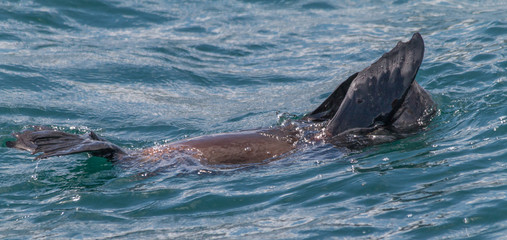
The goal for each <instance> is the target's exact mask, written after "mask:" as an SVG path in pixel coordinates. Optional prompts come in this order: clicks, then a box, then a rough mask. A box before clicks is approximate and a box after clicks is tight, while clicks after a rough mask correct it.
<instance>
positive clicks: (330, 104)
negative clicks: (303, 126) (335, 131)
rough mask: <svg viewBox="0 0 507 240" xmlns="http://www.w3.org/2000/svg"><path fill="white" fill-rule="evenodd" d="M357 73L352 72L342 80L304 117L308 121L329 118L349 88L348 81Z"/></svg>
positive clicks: (338, 106) (336, 109)
mask: <svg viewBox="0 0 507 240" xmlns="http://www.w3.org/2000/svg"><path fill="white" fill-rule="evenodd" d="M357 74H359V73H354V74H352V76H350V77H349V78H347V80H345V81H344V82H342V83H341V84H340V85H338V87H337V88H336V89H335V90H334V91H333V93H331V95H329V97H327V99H326V100H324V102H323V103H322V104H320V106H319V107H317V108H316V109H315V110H313V112H311V113H310V114H308V115H307V116H306V119H308V120H310V121H315V122H320V121H326V120H329V119H331V118H332V117H333V116H334V115H335V113H336V111H338V108H340V105H341V104H342V101H343V99H344V98H345V94H347V90H349V87H350V83H352V80H354V79H355V78H356V77H357Z"/></svg>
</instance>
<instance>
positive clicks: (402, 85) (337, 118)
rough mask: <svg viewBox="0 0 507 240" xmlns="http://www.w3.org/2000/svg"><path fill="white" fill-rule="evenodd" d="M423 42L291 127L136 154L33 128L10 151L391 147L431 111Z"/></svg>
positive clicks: (353, 79) (399, 49)
mask: <svg viewBox="0 0 507 240" xmlns="http://www.w3.org/2000/svg"><path fill="white" fill-rule="evenodd" d="M423 56H424V42H423V39H422V37H421V35H420V34H419V33H415V34H414V35H413V36H412V39H411V40H410V41H407V42H399V43H398V44H397V45H396V47H394V48H393V49H392V50H391V51H389V52H387V53H385V54H384V55H383V56H382V57H381V58H380V59H378V60H377V61H375V62H374V63H373V64H372V65H371V66H369V67H367V68H365V69H363V70H362V71H360V72H358V73H355V74H353V75H352V76H350V77H349V78H348V79H347V80H345V81H343V82H342V83H341V84H340V85H339V86H338V87H337V88H336V90H335V91H334V92H333V93H331V95H330V96H329V97H328V98H327V99H326V100H325V101H324V102H323V103H322V104H321V105H320V106H318V107H317V108H316V109H315V110H314V111H312V112H311V113H310V114H308V115H306V116H305V117H303V118H302V119H300V120H296V121H295V122H296V123H297V124H295V125H294V124H292V125H291V124H289V125H282V126H277V127H273V128H269V129H258V130H249V131H240V132H235V133H223V134H214V135H208V136H201V137H196V138H190V139H186V140H181V141H177V142H173V143H169V144H166V145H160V146H154V147H151V148H147V149H143V150H131V151H128V150H124V149H122V148H120V147H118V146H116V145H114V144H112V143H110V142H108V141H106V140H105V139H102V138H100V137H99V136H97V135H96V134H95V133H93V132H90V133H88V134H84V135H75V134H70V133H64V132H60V131H54V130H51V129H47V128H41V127H36V128H34V129H31V130H27V131H24V132H21V133H15V134H14V136H15V137H16V141H8V142H7V143H6V145H7V146H8V147H11V148H18V149H22V150H28V151H30V152H32V154H35V153H42V154H40V155H38V156H37V158H46V157H51V156H60V155H67V154H74V153H80V152H89V153H91V154H92V155H94V156H99V157H105V158H108V159H111V161H114V162H118V161H138V162H154V161H155V162H156V161H161V160H164V159H174V158H177V159H180V158H181V159H186V158H192V159H195V160H197V161H199V162H201V163H202V164H211V165H215V164H218V165H224V164H245V163H259V162H263V161H266V160H272V159H276V158H278V157H281V156H284V155H286V154H290V153H291V152H293V151H295V150H297V149H298V146H299V145H300V144H301V143H302V142H305V141H308V139H311V140H310V141H323V142H326V143H331V144H334V145H336V146H341V147H349V148H357V147H363V146H367V145H372V144H379V143H383V142H388V141H393V140H395V139H398V138H402V137H405V136H406V135H407V134H412V133H414V132H417V131H419V130H420V129H421V128H423V127H425V126H426V125H427V124H428V123H429V122H430V120H431V117H432V116H433V115H434V113H435V112H436V106H435V103H434V102H433V100H432V99H431V96H430V95H429V94H428V93H427V92H426V91H425V90H424V89H423V88H422V87H421V86H420V85H419V84H418V83H417V82H416V81H415V77H416V75H417V71H418V70H419V67H420V65H421V63H422V60H423Z"/></svg>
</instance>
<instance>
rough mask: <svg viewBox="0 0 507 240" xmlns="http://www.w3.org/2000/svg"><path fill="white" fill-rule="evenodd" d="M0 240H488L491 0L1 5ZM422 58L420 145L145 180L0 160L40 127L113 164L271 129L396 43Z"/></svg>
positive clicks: (497, 209) (502, 175)
mask: <svg viewBox="0 0 507 240" xmlns="http://www.w3.org/2000/svg"><path fill="white" fill-rule="evenodd" d="M0 22H1V24H0V86H1V87H0V155H1V157H0V237H2V238H7V239H26V238H48V239H54V238H90V239H102V238H119V239H132V238H140V237H143V238H148V239H152V238H163V239H172V238H181V239H214V238H232V239H245V238H247V239H276V238H281V239H304V238H310V239H329V238H337V239H343V238H360V239H464V238H472V239H502V238H505V235H507V230H506V229H507V171H506V170H505V168H506V165H507V162H506V159H507V150H506V146H507V135H506V133H507V100H506V99H507V96H506V91H507V85H506V80H507V71H506V69H507V50H506V46H507V3H506V2H505V1H493V0H490V1H472V0H466V1H437V0H434V1H423V0H418V1H400V0H394V1H367V0H361V1H260V0H259V1H253V0H252V1H247V0H245V1H229V0H225V1H142V0H141V1H133V0H126V1H99V0H88V1H83V0H79V1H60V0H44V1H42V0H33V1H15V0H12V1H2V2H0ZM417 31H418V32H420V33H421V34H422V35H423V38H424V40H425V43H426V52H425V59H424V62H423V64H422V66H421V69H420V71H419V73H418V76H417V81H418V82H419V83H420V84H421V86H423V87H424V88H425V89H427V90H428V91H429V92H430V93H431V95H432V96H433V98H434V100H435V101H436V102H437V104H438V108H439V113H438V115H437V116H436V117H435V118H434V119H433V121H432V123H431V124H430V126H429V127H428V128H427V129H426V130H425V131H423V132H421V133H420V134H417V135H415V136H412V137H409V138H406V139H402V140H398V141H396V142H392V143H388V144H383V145H377V146H373V147H369V148H366V149H362V150H359V151H352V152H349V151H343V149H336V148H334V147H332V146H329V145H317V146H313V147H310V146H309V147H307V148H305V149H302V150H301V151H299V152H298V153H296V154H293V155H291V156H288V157H286V158H284V159H281V160H279V161H276V162H272V163H270V164H265V165H261V166H244V167H238V168H233V169H214V168H207V169H200V168H198V169H196V168H195V167H193V166H181V167H177V168H174V169H172V170H171V171H170V172H166V173H164V174H159V175H155V176H145V175H143V174H144V172H142V171H139V170H138V169H131V168H124V167H121V166H117V165H113V164H111V163H109V162H107V161H106V160H105V159H102V158H90V157H89V156H88V155H86V154H78V155H72V156H64V157H56V158H50V159H45V160H40V161H36V160H34V157H33V156H31V155H30V154H29V153H26V152H22V151H18V150H14V149H9V148H7V147H5V142H6V141H7V140H12V137H11V136H10V134H11V133H13V132H16V131H20V130H23V129H25V128H28V127H29V126H31V125H45V126H51V127H54V128H58V129H60V130H63V131H66V132H72V133H84V132H87V131H90V130H93V131H95V132H97V133H98V134H99V135H101V136H102V137H104V138H106V139H108V140H110V141H112V142H114V143H116V144H118V145H120V146H122V147H124V148H131V149H137V148H143V147H148V146H153V145H156V144H163V143H166V142H171V141H174V140H179V139H184V138H187V137H194V136H200V135H205V134H210V133H219V132H230V131H237V130H242V129H252V128H258V127H269V126H274V125H276V124H278V123H279V121H280V119H279V117H280V116H283V115H282V113H289V114H296V115H299V116H301V115H302V114H304V113H306V112H308V111H310V110H312V109H313V108H315V107H316V106H317V105H318V104H319V103H320V102H321V101H323V100H324V99H325V98H326V97H327V95H328V94H329V93H330V92H331V91H332V90H333V89H334V88H335V87H336V86H337V85H338V84H339V83H340V82H341V81H343V80H345V79H346V78H347V77H348V76H349V75H351V74H352V73H354V72H357V71H358V70H361V69H363V68H364V67H366V66H368V65H369V64H371V63H372V62H373V61H374V60H376V59H377V58H379V57H380V56H381V55H382V54H383V53H384V52H386V51H388V50H390V49H391V48H392V47H394V46H395V45H396V42H397V41H400V40H403V41H405V40H408V39H409V37H410V36H411V35H412V34H413V33H414V32H417Z"/></svg>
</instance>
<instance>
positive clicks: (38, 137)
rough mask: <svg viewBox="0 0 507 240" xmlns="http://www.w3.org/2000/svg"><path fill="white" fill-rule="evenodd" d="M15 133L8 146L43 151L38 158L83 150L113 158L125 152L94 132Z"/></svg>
mask: <svg viewBox="0 0 507 240" xmlns="http://www.w3.org/2000/svg"><path fill="white" fill-rule="evenodd" d="M13 135H14V136H15V137H16V138H17V139H16V141H8V142H6V145H7V147H10V148H17V149H21V150H26V151H30V152H31V153H32V154H36V153H42V154H41V155H39V156H37V157H36V158H37V159H40V158H47V157H52V156H62V155H69V154H74V153H81V152H89V153H91V154H92V155H94V156H98V157H104V158H108V159H113V157H114V156H115V155H116V154H118V153H120V154H121V153H125V152H124V151H123V150H122V149H121V148H120V147H118V146H116V145H114V144H112V143H110V142H107V141H105V140H104V139H102V138H100V137H98V136H97V135H96V134H95V133H94V132H90V133H89V134H84V135H76V134H70V133H65V132H60V131H55V130H46V129H41V128H38V129H35V130H26V131H23V132H20V133H15V134H13Z"/></svg>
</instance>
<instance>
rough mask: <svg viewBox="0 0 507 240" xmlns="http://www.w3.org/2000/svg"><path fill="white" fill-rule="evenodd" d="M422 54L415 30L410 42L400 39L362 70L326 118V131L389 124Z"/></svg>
mask: <svg viewBox="0 0 507 240" xmlns="http://www.w3.org/2000/svg"><path fill="white" fill-rule="evenodd" d="M423 56H424V42H423V39H422V37H421V35H420V34H419V33H415V34H414V35H413V36H412V39H411V40H410V41H408V42H399V43H398V44H397V45H396V47H395V48H393V49H392V50H391V51H390V52H388V53H385V54H384V55H383V56H382V57H381V58H380V59H379V60H377V61H376V62H375V63H373V64H372V65H371V66H369V67H367V68H365V69H364V70H363V71H361V72H360V73H359V74H358V75H357V77H356V78H355V79H354V80H353V81H352V82H351V83H350V87H349V89H348V91H347V93H346V95H345V97H344V99H343V101H342V103H341V105H340V107H339V109H338V110H337V111H336V114H335V115H334V117H333V118H332V119H331V120H330V121H329V123H328V125H327V127H326V131H327V132H328V134H330V136H331V137H333V136H336V135H338V134H340V133H343V132H345V131H348V130H351V129H355V128H371V127H374V126H375V125H377V124H379V123H380V124H381V125H388V124H390V121H391V118H392V117H393V116H394V114H395V113H396V111H397V110H398V109H399V108H400V107H401V106H402V103H403V102H404V99H405V97H406V95H407V93H408V90H409V89H410V86H412V83H413V82H414V79H415V76H416V74H417V71H418V70H419V66H420V65H421V63H422V59H423Z"/></svg>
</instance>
